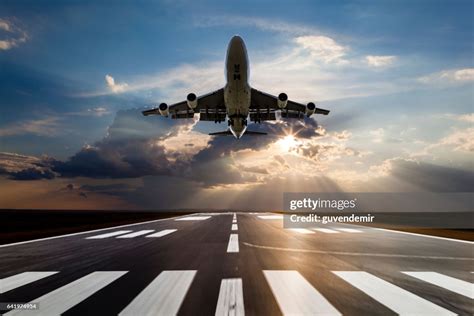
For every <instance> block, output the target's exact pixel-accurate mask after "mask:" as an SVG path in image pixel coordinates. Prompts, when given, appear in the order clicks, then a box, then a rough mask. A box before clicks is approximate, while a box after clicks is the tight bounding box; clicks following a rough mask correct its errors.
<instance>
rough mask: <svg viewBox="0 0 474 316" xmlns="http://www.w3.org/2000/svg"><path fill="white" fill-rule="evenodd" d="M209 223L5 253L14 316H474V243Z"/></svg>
mask: <svg viewBox="0 0 474 316" xmlns="http://www.w3.org/2000/svg"><path fill="white" fill-rule="evenodd" d="M234 214H235V213H201V214H192V215H185V216H181V217H177V218H169V219H161V220H155V221H149V222H145V223H139V224H131V225H124V226H120V227H111V228H107V229H100V230H95V231H90V232H83V233H74V234H69V235H65V236H56V237H53V238H46V239H43V240H36V241H30V242H20V243H16V244H8V245H1V246H0V263H1V264H0V278H1V279H0V297H1V299H0V303H2V302H3V303H6V302H15V303H26V302H31V303H36V304H37V309H36V310H13V311H9V312H6V315H59V314H64V315H117V314H120V315H175V314H178V315H244V314H247V315H281V314H285V315H341V314H342V315H396V314H405V315H406V314H410V315H455V314H460V315H472V314H473V313H474V305H473V299H474V284H473V281H474V280H473V279H474V273H473V272H474V247H473V245H474V244H473V243H472V242H468V241H459V240H453V239H447V238H441V237H432V236H423V235H417V234H411V233H404V232H397V231H390V230H384V229H377V228H373V227H361V226H355V225H344V224H327V225H321V226H317V227H314V228H312V229H296V230H289V229H284V228H283V227H282V225H283V224H282V219H281V216H280V215H276V214H270V213H258V214H257V213H237V214H235V215H234Z"/></svg>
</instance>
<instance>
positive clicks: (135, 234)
mask: <svg viewBox="0 0 474 316" xmlns="http://www.w3.org/2000/svg"><path fill="white" fill-rule="evenodd" d="M154 231H155V230H154V229H145V230H139V231H137V232H133V233H130V234H126V235H121V236H118V237H117V238H135V237H138V236H142V235H146V234H149V233H152V232H154Z"/></svg>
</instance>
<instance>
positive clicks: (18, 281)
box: [0, 271, 58, 294]
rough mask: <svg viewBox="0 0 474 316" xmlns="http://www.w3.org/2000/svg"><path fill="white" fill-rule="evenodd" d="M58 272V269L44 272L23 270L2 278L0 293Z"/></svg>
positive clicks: (0, 280)
mask: <svg viewBox="0 0 474 316" xmlns="http://www.w3.org/2000/svg"><path fill="white" fill-rule="evenodd" d="M56 273H58V272H57V271H44V272H35V271H32V272H23V273H19V274H15V275H12V276H10V277H7V278H3V279H0V294H3V293H5V292H8V291H11V290H14V289H16V288H17V287H20V286H23V285H26V284H29V283H32V282H35V281H38V280H41V279H43V278H46V277H48V276H50V275H53V274H56Z"/></svg>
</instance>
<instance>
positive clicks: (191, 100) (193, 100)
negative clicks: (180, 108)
mask: <svg viewBox="0 0 474 316" xmlns="http://www.w3.org/2000/svg"><path fill="white" fill-rule="evenodd" d="M186 102H187V103H188V106H189V108H190V109H194V108H196V106H197V105H198V101H197V97H196V95H195V94H194V93H190V94H188V96H187V97H186Z"/></svg>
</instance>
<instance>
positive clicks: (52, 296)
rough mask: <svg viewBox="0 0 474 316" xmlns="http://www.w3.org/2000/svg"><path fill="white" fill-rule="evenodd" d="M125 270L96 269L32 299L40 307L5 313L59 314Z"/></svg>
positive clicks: (122, 273)
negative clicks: (32, 309)
mask: <svg viewBox="0 0 474 316" xmlns="http://www.w3.org/2000/svg"><path fill="white" fill-rule="evenodd" d="M125 273H127V271H98V272H93V273H90V274H88V275H86V276H85V277H82V278H80V279H78V280H76V281H74V282H71V283H69V284H66V285H65V286H62V287H60V288H59V289H56V290H54V291H52V292H50V293H48V294H46V295H43V296H41V297H39V298H36V299H34V300H32V301H31V302H32V303H38V304H39V306H40V309H38V310H35V311H28V310H14V311H11V312H9V313H6V314H5V315H31V314H34V315H60V314H62V313H64V312H66V311H67V310H68V309H70V308H72V307H74V306H75V305H77V304H79V303H80V302H82V301H83V300H85V299H87V298H88V297H89V296H91V295H92V294H94V293H95V292H97V291H99V290H100V289H102V288H104V287H105V286H107V285H108V284H110V283H112V282H113V281H115V280H117V279H118V278H120V277H121V276H122V275H124V274H125Z"/></svg>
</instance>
